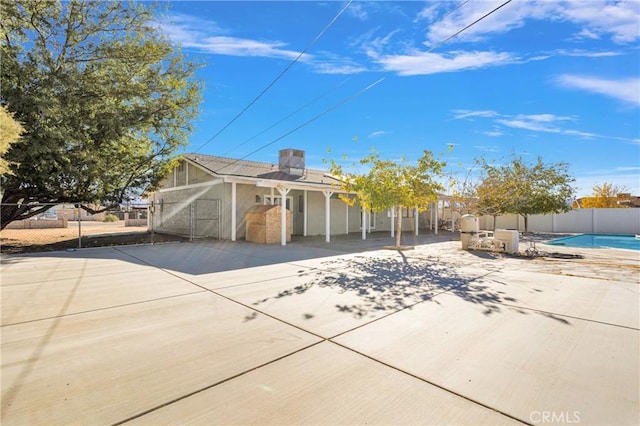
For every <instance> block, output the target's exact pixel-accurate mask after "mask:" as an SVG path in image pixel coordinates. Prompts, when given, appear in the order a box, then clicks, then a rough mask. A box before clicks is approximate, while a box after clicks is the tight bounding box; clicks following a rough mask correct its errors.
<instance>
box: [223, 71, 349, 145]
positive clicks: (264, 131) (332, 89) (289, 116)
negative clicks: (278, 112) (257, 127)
mask: <svg viewBox="0 0 640 426" xmlns="http://www.w3.org/2000/svg"><path fill="white" fill-rule="evenodd" d="M348 80H349V79H345V80H342V81H341V82H340V83H339V84H337V85H336V86H334V87H333V88H331V89H329V90H327V91H325V92H324V93H322V94H321V95H320V96H316V97H315V98H314V99H312V100H311V101H309V102H307V103H306V104H304V105H303V106H301V107H300V108H298V109H297V110H295V111H293V112H292V113H290V114H288V115H287V116H285V117H284V118H281V119H280V120H278V121H276V122H275V123H273V124H272V125H271V126H269V127H267V128H266V129H264V130H262V131H261V132H259V133H257V134H255V135H254V136H252V137H250V138H249V139H247V140H245V141H244V142H241V143H239V144H238V145H236V146H234V147H233V148H231V149H229V150H228V151H226V152H224V153H222V156H225V155H227V154H228V153H230V152H232V151H234V150H236V149H238V148H240V147H241V146H243V145H245V144H247V143H249V142H251V141H252V140H254V139H255V138H257V137H258V136H261V135H263V134H265V133H266V132H268V131H269V130H271V129H273V128H274V127H276V126H277V125H278V124H280V123H282V122H283V121H286V120H287V119H289V118H291V117H292V116H294V115H296V114H297V113H299V112H300V111H302V110H303V109H305V108H307V107H308V106H309V105H311V104H314V103H315V102H316V101H318V100H320V99H322V98H323V97H325V96H326V95H328V94H329V93H331V92H333V91H334V90H336V89H337V88H339V87H340V86H342V85H343V84H345V83H346V82H347V81H348Z"/></svg>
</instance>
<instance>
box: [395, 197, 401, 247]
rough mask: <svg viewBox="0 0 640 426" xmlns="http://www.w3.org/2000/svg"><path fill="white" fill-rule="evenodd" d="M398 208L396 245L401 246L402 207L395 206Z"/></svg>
mask: <svg viewBox="0 0 640 426" xmlns="http://www.w3.org/2000/svg"><path fill="white" fill-rule="evenodd" d="M394 209H396V247H400V242H401V241H402V238H401V235H402V207H400V206H398V207H394Z"/></svg>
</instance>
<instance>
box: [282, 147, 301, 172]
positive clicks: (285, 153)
mask: <svg viewBox="0 0 640 426" xmlns="http://www.w3.org/2000/svg"><path fill="white" fill-rule="evenodd" d="M279 157H280V162H279V164H280V171H281V172H283V173H287V174H289V175H293V176H302V175H303V174H304V151H302V150H299V149H291V148H287V149H281V150H280V155H279Z"/></svg>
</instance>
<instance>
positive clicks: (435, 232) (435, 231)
mask: <svg viewBox="0 0 640 426" xmlns="http://www.w3.org/2000/svg"><path fill="white" fill-rule="evenodd" d="M439 208H440V201H438V200H436V209H435V212H436V213H435V219H434V222H435V228H434V231H433V232H434V234H436V235H438V209H439Z"/></svg>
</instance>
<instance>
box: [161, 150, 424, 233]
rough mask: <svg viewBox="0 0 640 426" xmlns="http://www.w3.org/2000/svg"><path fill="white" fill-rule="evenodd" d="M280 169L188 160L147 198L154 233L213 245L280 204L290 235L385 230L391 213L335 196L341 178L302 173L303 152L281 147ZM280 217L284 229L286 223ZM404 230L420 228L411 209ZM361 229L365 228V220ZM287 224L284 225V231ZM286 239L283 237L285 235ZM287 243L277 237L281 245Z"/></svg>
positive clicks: (229, 160) (227, 161)
mask: <svg viewBox="0 0 640 426" xmlns="http://www.w3.org/2000/svg"><path fill="white" fill-rule="evenodd" d="M278 160H279V161H278V163H273V164H272V163H263V162H256V161H248V160H240V159H233V158H225V157H216V156H210V155H203V154H185V155H183V156H182V158H181V159H180V160H179V164H178V166H177V167H176V168H175V169H174V170H173V172H172V173H171V174H170V175H169V176H168V177H167V178H166V179H165V180H164V181H163V182H162V183H161V185H160V187H159V189H158V190H157V191H155V192H153V193H151V194H149V196H148V202H149V205H150V209H151V213H152V216H153V220H152V221H151V222H150V226H151V227H153V229H154V230H155V231H158V232H164V233H173V234H179V235H185V236H190V237H193V238H199V237H208V238H217V239H230V240H232V241H236V240H237V239H244V238H245V232H246V230H245V228H246V222H245V213H246V212H247V211H248V210H249V209H250V208H251V207H253V206H256V205H264V204H280V205H281V204H282V200H283V199H284V200H285V203H286V209H287V210H288V211H290V212H291V218H290V221H289V226H290V232H291V234H292V235H301V236H312V235H324V236H325V240H326V241H327V242H328V241H330V236H331V235H337V234H346V233H355V232H362V234H363V238H364V237H365V232H367V231H368V232H371V231H372V230H376V231H381V230H382V231H389V230H392V229H393V224H392V223H393V218H392V214H391V213H390V212H383V213H374V212H365V213H364V214H363V213H362V212H361V208H360V207H359V205H358V204H356V205H355V206H353V207H351V206H349V205H347V204H346V203H345V202H343V201H342V200H340V199H339V198H338V194H339V193H341V190H340V189H339V184H340V182H339V180H338V179H336V178H335V177H334V176H331V175H329V174H328V173H327V172H325V171H322V170H314V169H309V168H306V166H305V153H304V151H301V150H297V149H283V150H281V151H280V152H279V158H278ZM282 212H283V219H282V220H283V221H282V223H283V224H284V223H287V220H286V219H285V217H284V213H285V212H286V210H282ZM404 215H405V216H406V217H405V218H404V219H403V220H405V221H406V223H403V229H406V230H409V229H416V230H417V229H418V228H419V223H418V216H416V215H414V209H408V210H406V211H405V214H404ZM363 219H364V221H365V227H364V229H363V228H362V221H363ZM285 226H286V225H285ZM282 234H283V236H284V234H285V232H282ZM285 244H286V240H285V238H284V237H283V238H282V245H285Z"/></svg>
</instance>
